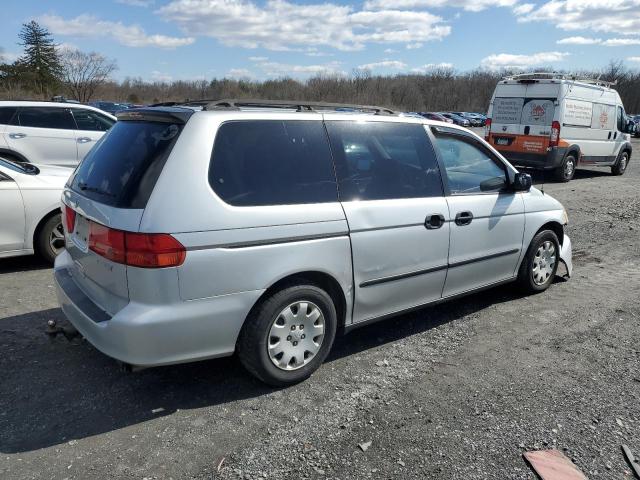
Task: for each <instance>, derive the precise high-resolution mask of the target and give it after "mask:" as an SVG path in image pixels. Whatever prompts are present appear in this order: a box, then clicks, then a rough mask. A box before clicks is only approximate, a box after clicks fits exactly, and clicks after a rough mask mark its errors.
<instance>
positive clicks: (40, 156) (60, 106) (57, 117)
mask: <svg viewBox="0 0 640 480" xmlns="http://www.w3.org/2000/svg"><path fill="white" fill-rule="evenodd" d="M115 122H116V117H114V116H113V115H109V114H108V113H105V112H102V111H100V110H98V109H97V108H93V107H89V106H87V105H81V104H76V103H58V102H29V101H23V102H14V101H6V102H0V156H2V157H4V158H9V159H12V160H17V161H22V162H29V163H37V164H41V165H63V166H75V165H77V164H78V163H79V162H80V161H81V160H82V159H83V158H84V157H85V155H86V154H87V153H89V150H91V147H93V145H95V143H96V141H98V140H99V139H100V138H101V137H102V135H104V132H106V131H107V130H109V129H110V128H111V126H112V125H113V124H114V123H115Z"/></svg>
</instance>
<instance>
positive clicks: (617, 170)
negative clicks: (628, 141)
mask: <svg viewBox="0 0 640 480" xmlns="http://www.w3.org/2000/svg"><path fill="white" fill-rule="evenodd" d="M628 165H629V152H627V151H626V150H625V151H624V152H622V153H621V154H620V156H619V157H618V161H617V162H616V164H615V165H614V166H613V167H611V174H612V175H624V172H625V171H626V170H627V166H628Z"/></svg>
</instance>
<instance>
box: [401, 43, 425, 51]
mask: <svg viewBox="0 0 640 480" xmlns="http://www.w3.org/2000/svg"><path fill="white" fill-rule="evenodd" d="M423 46H424V44H423V43H422V42H416V43H407V44H406V45H405V48H406V49H407V50H415V49H417V48H422V47H423Z"/></svg>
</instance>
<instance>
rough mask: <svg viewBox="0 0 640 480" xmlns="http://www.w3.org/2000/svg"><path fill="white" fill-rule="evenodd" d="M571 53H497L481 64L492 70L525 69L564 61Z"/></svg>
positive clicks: (484, 59)
mask: <svg viewBox="0 0 640 480" xmlns="http://www.w3.org/2000/svg"><path fill="white" fill-rule="evenodd" d="M568 55H569V54H568V53H564V52H539V53H533V54H531V55H516V54H512V53H497V54H493V55H489V56H488V57H485V58H483V59H482V60H481V61H480V65H481V66H482V67H484V68H489V69H491V70H500V69H502V68H516V69H524V68H529V67H535V66H540V65H549V64H551V63H556V62H561V61H563V60H564V59H565V58H566V57H567V56H568Z"/></svg>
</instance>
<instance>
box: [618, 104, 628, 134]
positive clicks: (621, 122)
mask: <svg viewBox="0 0 640 480" xmlns="http://www.w3.org/2000/svg"><path fill="white" fill-rule="evenodd" d="M626 123H627V116H626V115H625V114H624V109H623V108H622V107H618V131H619V132H624V130H625V127H626Z"/></svg>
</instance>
